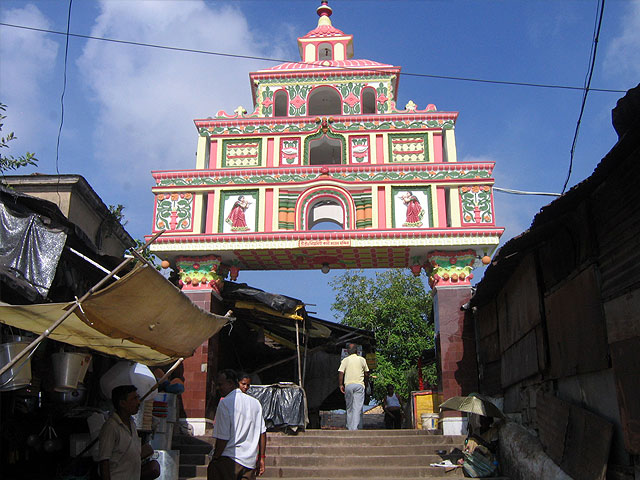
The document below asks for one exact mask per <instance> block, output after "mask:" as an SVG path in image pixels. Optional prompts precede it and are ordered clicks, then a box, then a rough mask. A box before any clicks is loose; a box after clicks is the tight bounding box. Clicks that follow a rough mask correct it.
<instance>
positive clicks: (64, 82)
mask: <svg viewBox="0 0 640 480" xmlns="http://www.w3.org/2000/svg"><path fill="white" fill-rule="evenodd" d="M72 3H73V0H69V10H68V12H67V32H66V34H65V35H66V41H65V45H64V68H63V74H62V94H61V95H60V125H59V127H58V139H57V141H56V173H57V174H58V178H59V177H60V170H59V168H58V161H59V158H60V136H61V134H62V126H63V124H64V94H65V92H66V91H67V59H68V57H69V35H70V34H69V29H70V25H71V4H72Z"/></svg>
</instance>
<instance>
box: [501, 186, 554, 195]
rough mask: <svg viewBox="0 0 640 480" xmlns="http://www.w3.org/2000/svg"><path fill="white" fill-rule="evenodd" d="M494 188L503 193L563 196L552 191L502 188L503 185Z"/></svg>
mask: <svg viewBox="0 0 640 480" xmlns="http://www.w3.org/2000/svg"><path fill="white" fill-rule="evenodd" d="M493 190H495V191H496V192H502V193H510V194H512V195H544V196H547V197H561V196H562V194H561V193H551V192H527V191H525V190H514V189H513V188H502V187H495V186H494V187H493Z"/></svg>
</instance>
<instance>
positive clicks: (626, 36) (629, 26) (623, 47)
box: [603, 1, 640, 88]
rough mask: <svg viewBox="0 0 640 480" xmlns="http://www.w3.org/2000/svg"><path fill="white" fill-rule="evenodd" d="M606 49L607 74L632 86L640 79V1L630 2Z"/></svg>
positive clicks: (623, 84)
mask: <svg viewBox="0 0 640 480" xmlns="http://www.w3.org/2000/svg"><path fill="white" fill-rule="evenodd" d="M617 33H618V35H617V36H616V37H615V38H613V40H612V41H611V43H610V45H609V47H608V48H607V50H606V55H605V59H604V62H603V66H604V71H605V74H606V75H607V76H608V77H610V78H615V79H618V80H619V81H620V84H621V85H622V86H623V87H624V88H631V87H633V86H635V85H636V84H637V83H638V80H639V79H640V2H639V1H634V2H630V3H629V5H628V6H627V12H626V13H624V14H623V15H622V22H621V25H620V28H619V31H618V32H617Z"/></svg>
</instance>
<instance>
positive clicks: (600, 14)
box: [562, 0, 604, 193]
mask: <svg viewBox="0 0 640 480" xmlns="http://www.w3.org/2000/svg"><path fill="white" fill-rule="evenodd" d="M600 2H602V3H600ZM598 3H599V5H600V10H599V12H598V14H597V15H596V22H595V25H594V27H593V29H594V32H593V42H592V43H591V54H590V58H589V70H588V73H587V76H586V78H585V80H584V89H583V94H582V104H581V105H580V114H579V115H578V122H577V124H576V131H575V133H574V134H573V142H572V143H571V153H570V154H569V171H568V172H567V178H566V179H565V181H564V185H563V186H562V193H564V192H565V190H566V189H567V185H568V184H569V179H570V178H571V171H572V170H573V156H574V154H575V152H576V143H577V142H578V132H580V123H581V122H582V115H583V114H584V107H585V105H586V104H587V95H588V94H589V90H595V89H592V88H590V86H591V78H593V69H594V67H595V64H596V53H597V52H598V39H599V37H600V27H601V26H602V17H603V14H604V0H598Z"/></svg>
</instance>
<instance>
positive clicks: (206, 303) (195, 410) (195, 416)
mask: <svg viewBox="0 0 640 480" xmlns="http://www.w3.org/2000/svg"><path fill="white" fill-rule="evenodd" d="M183 293H184V294H185V295H186V296H187V297H189V299H190V300H191V301H192V302H193V303H194V304H195V305H197V306H198V307H200V308H201V309H203V310H204V311H206V312H211V308H212V299H213V292H212V291H211V290H186V291H184V290H183ZM214 338H215V337H214ZM210 341H211V340H206V341H205V342H204V343H203V344H202V345H200V346H199V347H198V348H197V349H196V351H195V353H194V354H193V356H191V357H189V358H185V360H184V362H183V364H184V393H183V394H182V403H183V406H184V411H185V412H186V414H187V421H188V423H189V424H190V425H191V426H192V427H193V429H194V434H195V435H204V434H205V430H206V428H207V424H208V423H209V424H211V423H212V422H211V419H207V418H206V408H207V385H208V378H207V374H208V370H209V367H208V363H209V342H210Z"/></svg>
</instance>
